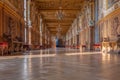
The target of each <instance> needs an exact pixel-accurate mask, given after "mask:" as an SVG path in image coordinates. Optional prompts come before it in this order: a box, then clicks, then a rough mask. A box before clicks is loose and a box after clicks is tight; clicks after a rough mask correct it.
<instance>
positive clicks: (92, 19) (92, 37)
mask: <svg viewBox="0 0 120 80" xmlns="http://www.w3.org/2000/svg"><path fill="white" fill-rule="evenodd" d="M90 12H91V15H90V22H89V30H90V50H93V45H94V34H95V32H94V1H91V2H90Z"/></svg>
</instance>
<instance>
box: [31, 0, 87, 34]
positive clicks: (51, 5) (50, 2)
mask: <svg viewBox="0 0 120 80" xmlns="http://www.w3.org/2000/svg"><path fill="white" fill-rule="evenodd" d="M33 1H35V3H36V5H37V9H38V10H39V13H40V14H41V15H42V17H43V20H44V23H45V24H46V26H47V27H48V29H49V30H50V31H51V33H52V34H56V33H57V27H58V26H59V24H61V29H62V30H61V34H62V35H63V34H65V33H66V32H67V30H68V29H69V27H70V26H71V24H72V22H73V21H74V19H75V18H76V17H77V16H78V15H79V13H80V11H81V8H82V6H83V5H84V2H85V1H86V0H33ZM59 10H61V11H62V13H63V18H62V20H59V19H58V18H57V17H56V13H57V12H58V11H59Z"/></svg>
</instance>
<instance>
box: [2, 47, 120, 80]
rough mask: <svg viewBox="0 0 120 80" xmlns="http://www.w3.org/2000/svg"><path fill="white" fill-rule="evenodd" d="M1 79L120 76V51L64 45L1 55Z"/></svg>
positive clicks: (115, 79) (118, 79)
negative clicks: (14, 54) (60, 47)
mask: <svg viewBox="0 0 120 80" xmlns="http://www.w3.org/2000/svg"><path fill="white" fill-rule="evenodd" d="M0 80H120V55H119V54H102V53H100V52H84V53H81V52H79V51H78V50H72V49H64V48H63V49H49V50H37V51H30V52H26V53H24V55H18V56H1V57H0Z"/></svg>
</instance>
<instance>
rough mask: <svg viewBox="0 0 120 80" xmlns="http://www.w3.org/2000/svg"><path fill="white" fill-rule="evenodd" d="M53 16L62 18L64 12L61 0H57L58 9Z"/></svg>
mask: <svg viewBox="0 0 120 80" xmlns="http://www.w3.org/2000/svg"><path fill="white" fill-rule="evenodd" d="M55 16H56V17H57V18H58V20H62V19H63V17H64V12H63V11H62V3H61V0H60V2H59V10H58V11H57V12H56V14H55Z"/></svg>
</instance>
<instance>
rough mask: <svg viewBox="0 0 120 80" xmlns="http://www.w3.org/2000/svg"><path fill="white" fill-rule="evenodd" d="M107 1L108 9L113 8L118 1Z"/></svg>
mask: <svg viewBox="0 0 120 80" xmlns="http://www.w3.org/2000/svg"><path fill="white" fill-rule="evenodd" d="M107 1H108V8H110V7H111V6H113V4H115V3H116V2H118V1H120V0H107Z"/></svg>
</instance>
